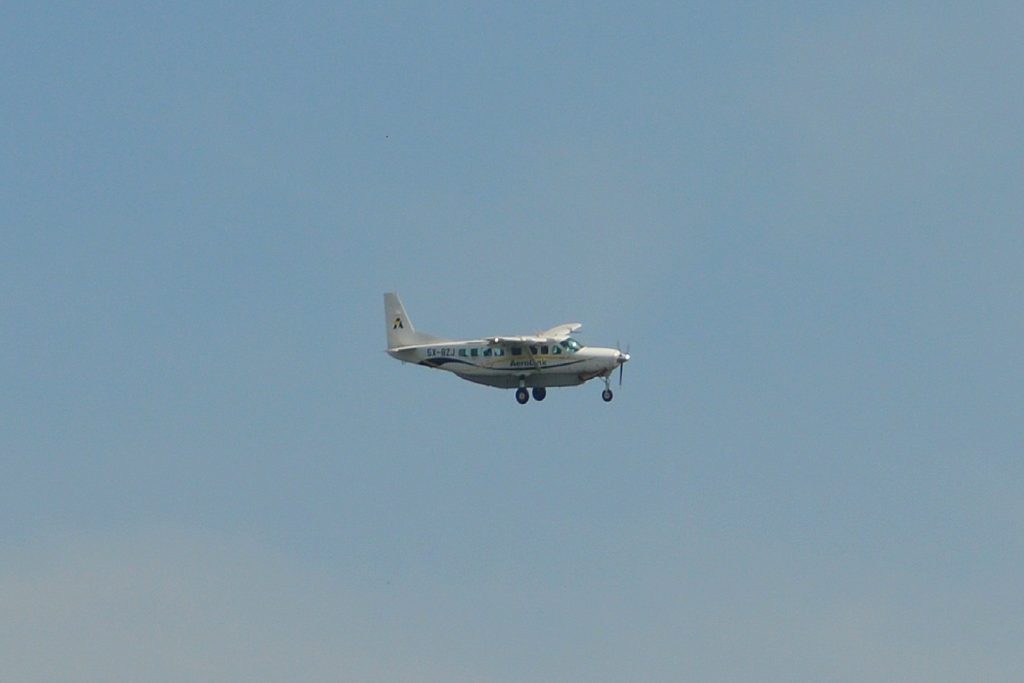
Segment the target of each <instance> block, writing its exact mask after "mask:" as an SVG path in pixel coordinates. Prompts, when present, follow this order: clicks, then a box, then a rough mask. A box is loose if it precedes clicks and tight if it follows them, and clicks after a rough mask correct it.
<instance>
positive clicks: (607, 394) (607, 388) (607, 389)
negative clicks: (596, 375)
mask: <svg viewBox="0 0 1024 683" xmlns="http://www.w3.org/2000/svg"><path fill="white" fill-rule="evenodd" d="M609 377H610V376H609ZM609 377H605V378H604V391H602V392H601V398H602V399H604V402H605V403H607V402H608V401H610V400H612V385H611V380H610V379H609Z"/></svg>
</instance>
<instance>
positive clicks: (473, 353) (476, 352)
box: [469, 349, 480, 358]
mask: <svg viewBox="0 0 1024 683" xmlns="http://www.w3.org/2000/svg"><path fill="white" fill-rule="evenodd" d="M469 355H471V356H473V358H476V357H477V356H479V355H480V349H470V350H469Z"/></svg>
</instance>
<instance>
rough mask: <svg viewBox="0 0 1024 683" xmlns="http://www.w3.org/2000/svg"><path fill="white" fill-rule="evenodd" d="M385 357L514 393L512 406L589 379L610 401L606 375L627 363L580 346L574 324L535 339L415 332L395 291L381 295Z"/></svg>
mask: <svg viewBox="0 0 1024 683" xmlns="http://www.w3.org/2000/svg"><path fill="white" fill-rule="evenodd" d="M384 317H385V322H386V323H387V334H388V348H387V352H388V355H390V356H391V357H393V358H397V359H398V360H400V361H402V362H404V363H416V364H417V365H423V366H426V367H428V368H437V369H439V370H447V371H449V372H452V373H455V375H456V376H458V377H461V378H462V379H465V380H469V381H470V382H476V383H477V384H486V385H487V386H492V387H498V388H501V389H512V388H515V390H516V401H518V402H519V403H520V404H525V403H526V402H527V401H529V400H530V393H531V391H528V390H527V389H528V388H529V389H530V390H532V393H533V399H534V400H535V401H543V400H544V398H545V397H546V396H547V388H548V387H571V386H576V385H579V384H583V383H584V382H587V381H589V380H592V379H595V378H598V377H599V378H601V379H602V380H604V391H602V392H601V398H602V399H604V400H605V402H608V401H611V400H612V388H611V375H612V371H613V370H615V368H618V369H619V384H620V385H621V384H622V368H623V366H624V365H625V364H626V362H627V361H629V354H628V353H623V352H622V351H620V350H619V349H608V348H601V347H596V346H584V345H583V344H581V343H580V342H579V341H578V340H576V339H574V338H573V337H572V334H573V333H574V332H576V331H577V330H579V329H580V327H582V325H580V324H579V323H565V324H563V325H556V326H555V327H552V328H551V329H550V330H545V331H544V332H538V333H537V334H536V335H526V336H518V337H483V338H481V339H458V340H455V339H444V338H441V337H435V336H433V335H430V334H426V333H424V332H418V331H417V330H416V328H415V327H413V325H412V321H411V320H409V315H408V314H407V313H406V312H405V307H404V306H403V305H402V300H401V299H399V298H398V293H397V292H388V293H386V294H385V295H384Z"/></svg>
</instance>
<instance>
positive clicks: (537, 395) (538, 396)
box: [533, 387, 548, 401]
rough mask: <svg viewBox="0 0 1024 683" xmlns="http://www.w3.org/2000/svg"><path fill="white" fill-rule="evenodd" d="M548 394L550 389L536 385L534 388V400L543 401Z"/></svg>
mask: <svg viewBox="0 0 1024 683" xmlns="http://www.w3.org/2000/svg"><path fill="white" fill-rule="evenodd" d="M547 395H548V390H547V389H545V388H544V387H534V388H533V400H534V401H543V400H544V397H545V396H547Z"/></svg>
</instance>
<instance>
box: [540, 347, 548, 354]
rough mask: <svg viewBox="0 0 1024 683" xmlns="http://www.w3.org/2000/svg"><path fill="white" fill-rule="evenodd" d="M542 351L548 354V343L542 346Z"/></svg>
mask: <svg viewBox="0 0 1024 683" xmlns="http://www.w3.org/2000/svg"><path fill="white" fill-rule="evenodd" d="M540 352H541V353H543V354H547V352H548V347H547V345H545V346H542V347H540Z"/></svg>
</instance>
